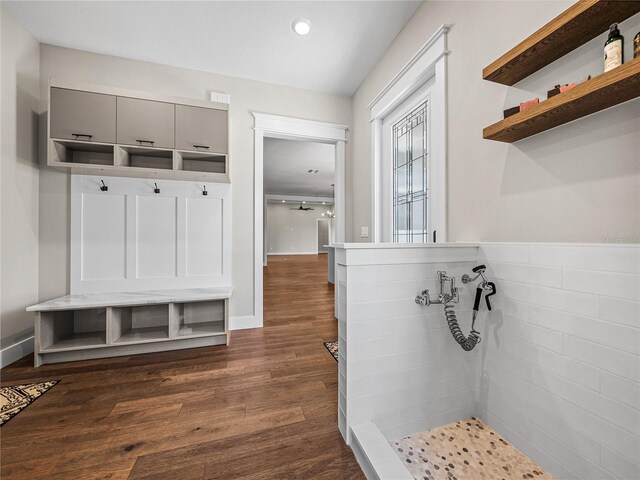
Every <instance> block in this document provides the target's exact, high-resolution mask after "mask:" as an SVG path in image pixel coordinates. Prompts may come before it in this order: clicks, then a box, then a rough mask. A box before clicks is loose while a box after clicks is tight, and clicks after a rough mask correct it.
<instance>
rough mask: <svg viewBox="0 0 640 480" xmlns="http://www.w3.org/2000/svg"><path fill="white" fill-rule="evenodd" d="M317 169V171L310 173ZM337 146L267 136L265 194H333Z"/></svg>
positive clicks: (265, 148)
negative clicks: (332, 185) (309, 171)
mask: <svg viewBox="0 0 640 480" xmlns="http://www.w3.org/2000/svg"><path fill="white" fill-rule="evenodd" d="M308 170H318V173H308ZM334 172H335V146H334V145H330V144H325V143H315V142H298V141H294V140H279V139H275V138H265V139H264V193H266V194H272V195H294V196H295V195H300V196H309V197H333V187H331V184H332V183H335V181H334Z"/></svg>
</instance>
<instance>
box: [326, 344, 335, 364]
mask: <svg viewBox="0 0 640 480" xmlns="http://www.w3.org/2000/svg"><path fill="white" fill-rule="evenodd" d="M324 346H325V347H327V350H329V352H330V353H331V355H333V358H335V359H336V362H337V361H338V342H324Z"/></svg>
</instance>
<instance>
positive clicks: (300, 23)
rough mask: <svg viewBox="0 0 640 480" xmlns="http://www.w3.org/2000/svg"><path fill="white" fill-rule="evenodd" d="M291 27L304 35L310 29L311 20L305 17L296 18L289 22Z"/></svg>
mask: <svg viewBox="0 0 640 480" xmlns="http://www.w3.org/2000/svg"><path fill="white" fill-rule="evenodd" d="M291 28H293V31H294V32H296V33H297V34H298V35H306V34H308V33H309V32H310V31H311V22H310V21H309V20H307V19H305V18H296V19H295V20H294V21H293V23H292V24H291Z"/></svg>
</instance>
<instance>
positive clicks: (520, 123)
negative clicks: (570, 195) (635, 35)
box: [483, 2, 640, 143]
mask: <svg viewBox="0 0 640 480" xmlns="http://www.w3.org/2000/svg"><path fill="white" fill-rule="evenodd" d="M638 3H640V2H638ZM636 97H640V58H636V59H634V60H632V61H630V62H627V63H625V64H624V65H621V66H620V67H617V68H615V69H613V70H611V71H609V72H606V73H603V74H601V75H598V76H597V77H595V78H592V79H591V80H588V81H586V82H584V83H581V84H580V85H578V86H576V87H574V88H572V89H571V90H568V91H566V92H564V93H561V94H559V95H556V96H554V97H551V98H550V99H548V100H545V101H543V102H542V103H540V104H538V105H536V106H535V107H532V108H530V109H528V110H525V111H524V112H520V113H517V114H515V115H513V116H511V117H508V118H505V119H504V120H501V121H499V122H498V123H494V124H493V125H491V126H489V127H486V128H485V129H484V131H483V137H484V138H485V139H488V140H497V141H499V142H507V143H513V142H516V141H518V140H521V139H523V138H526V137H529V136H531V135H535V134H536V133H540V132H544V131H545V130H549V129H551V128H553V127H557V126H558V125H562V124H564V123H567V122H571V121H572V120H576V119H578V118H581V117H584V116H586V115H590V114H592V113H595V112H598V111H600V110H604V109H605V108H609V107H612V106H614V105H618V104H620V103H623V102H626V101H628V100H631V99H633V98H636Z"/></svg>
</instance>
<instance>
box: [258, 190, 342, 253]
mask: <svg viewBox="0 0 640 480" xmlns="http://www.w3.org/2000/svg"><path fill="white" fill-rule="evenodd" d="M297 206H298V205H294V204H291V203H268V204H267V217H266V224H267V245H266V248H267V255H273V254H287V253H288V254H295V253H298V254H299V253H316V249H317V244H318V242H317V238H318V237H317V235H318V233H317V225H318V218H325V217H323V216H322V214H323V213H324V212H326V211H327V210H329V209H330V208H332V207H328V206H326V205H313V204H308V205H305V206H308V207H311V208H313V209H314V210H308V211H306V212H303V211H299V210H291V208H296V207H297Z"/></svg>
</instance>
